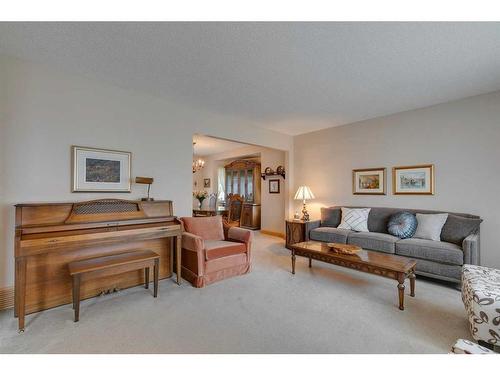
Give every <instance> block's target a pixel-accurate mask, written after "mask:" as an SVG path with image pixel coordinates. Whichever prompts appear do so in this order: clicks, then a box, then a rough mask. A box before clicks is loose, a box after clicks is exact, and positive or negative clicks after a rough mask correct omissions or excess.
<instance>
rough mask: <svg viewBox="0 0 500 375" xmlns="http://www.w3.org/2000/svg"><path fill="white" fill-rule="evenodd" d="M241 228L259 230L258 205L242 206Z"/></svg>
mask: <svg viewBox="0 0 500 375" xmlns="http://www.w3.org/2000/svg"><path fill="white" fill-rule="evenodd" d="M241 226H242V227H243V228H247V229H260V204H254V203H244V204H243V211H242V212H241Z"/></svg>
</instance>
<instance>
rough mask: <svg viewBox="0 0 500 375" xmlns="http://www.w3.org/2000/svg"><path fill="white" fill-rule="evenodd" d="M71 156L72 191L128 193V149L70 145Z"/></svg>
mask: <svg viewBox="0 0 500 375" xmlns="http://www.w3.org/2000/svg"><path fill="white" fill-rule="evenodd" d="M71 156H72V189H71V191H72V192H74V193H77V192H93V193H97V192H100V193H130V185H131V183H130V182H131V181H130V176H131V160H132V153H131V152H126V151H116V150H105V149H98V148H92V147H82V146H71Z"/></svg>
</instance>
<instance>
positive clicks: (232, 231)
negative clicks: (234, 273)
mask: <svg viewBox="0 0 500 375" xmlns="http://www.w3.org/2000/svg"><path fill="white" fill-rule="evenodd" d="M226 239H227V240H230V241H237V242H243V243H244V244H246V247H247V252H248V251H250V246H251V244H252V240H253V232H252V231H251V230H248V229H243V228H239V227H232V228H229V230H228V232H227V238H226Z"/></svg>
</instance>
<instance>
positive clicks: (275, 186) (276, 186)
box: [269, 178, 280, 194]
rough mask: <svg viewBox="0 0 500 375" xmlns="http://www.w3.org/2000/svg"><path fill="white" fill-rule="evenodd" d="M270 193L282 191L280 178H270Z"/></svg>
mask: <svg viewBox="0 0 500 375" xmlns="http://www.w3.org/2000/svg"><path fill="white" fill-rule="evenodd" d="M269 193H270V194H279V193H280V180H279V179H277V178H276V179H271V180H269Z"/></svg>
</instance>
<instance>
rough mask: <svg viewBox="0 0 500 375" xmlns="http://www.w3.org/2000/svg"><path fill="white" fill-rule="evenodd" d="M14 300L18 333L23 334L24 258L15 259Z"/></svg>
mask: <svg viewBox="0 0 500 375" xmlns="http://www.w3.org/2000/svg"><path fill="white" fill-rule="evenodd" d="M15 293H16V298H15V305H16V307H17V316H18V319H19V333H22V332H24V316H25V315H26V258H25V257H19V258H16V289H15Z"/></svg>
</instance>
